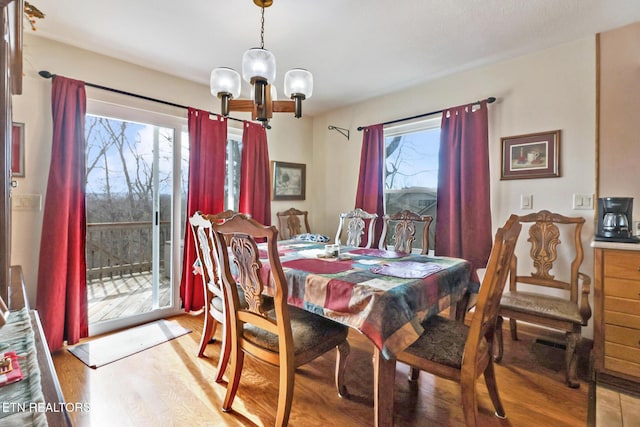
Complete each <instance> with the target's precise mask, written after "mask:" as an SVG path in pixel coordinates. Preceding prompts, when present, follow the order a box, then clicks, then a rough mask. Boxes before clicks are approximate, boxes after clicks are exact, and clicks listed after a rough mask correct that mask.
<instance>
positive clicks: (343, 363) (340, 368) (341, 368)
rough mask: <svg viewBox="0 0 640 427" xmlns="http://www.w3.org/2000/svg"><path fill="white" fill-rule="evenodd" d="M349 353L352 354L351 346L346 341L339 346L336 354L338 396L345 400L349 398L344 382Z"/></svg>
mask: <svg viewBox="0 0 640 427" xmlns="http://www.w3.org/2000/svg"><path fill="white" fill-rule="evenodd" d="M349 353H351V346H350V345H349V342H348V341H345V342H343V343H342V344H340V345H339V346H338V351H337V354H336V387H337V389H338V396H340V397H345V398H346V397H348V396H349V392H348V391H347V386H346V384H345V382H344V372H345V370H346V367H347V358H348V357H349Z"/></svg>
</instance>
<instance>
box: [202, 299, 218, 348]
mask: <svg viewBox="0 0 640 427" xmlns="http://www.w3.org/2000/svg"><path fill="white" fill-rule="evenodd" d="M217 324H218V322H217V321H216V320H215V319H214V318H213V317H211V316H210V315H209V311H208V310H205V313H204V325H203V327H202V336H201V337H200V348H199V349H198V357H202V356H204V351H205V349H206V348H207V344H209V342H210V341H211V337H212V336H213V334H215V333H216V326H217Z"/></svg>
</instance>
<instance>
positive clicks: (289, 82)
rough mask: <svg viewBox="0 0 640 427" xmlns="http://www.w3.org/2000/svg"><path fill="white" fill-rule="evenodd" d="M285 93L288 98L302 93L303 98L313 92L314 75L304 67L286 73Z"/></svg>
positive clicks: (308, 96) (309, 96)
mask: <svg viewBox="0 0 640 427" xmlns="http://www.w3.org/2000/svg"><path fill="white" fill-rule="evenodd" d="M284 93H285V95H286V96H287V98H291V97H293V96H295V95H298V96H299V95H302V99H308V98H311V95H312V94H313V75H312V74H311V73H310V72H309V71H307V70H304V69H302V68H294V69H292V70H289V71H287V73H286V74H285V75H284Z"/></svg>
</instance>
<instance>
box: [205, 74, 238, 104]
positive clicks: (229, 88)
mask: <svg viewBox="0 0 640 427" xmlns="http://www.w3.org/2000/svg"><path fill="white" fill-rule="evenodd" d="M210 86H211V94H212V95H213V96H218V97H219V96H221V95H222V94H229V95H230V96H231V98H232V99H236V98H238V97H239V96H240V86H241V82H240V74H238V72H237V71H236V70H233V69H231V68H227V67H220V68H216V69H214V70H213V71H211V82H210Z"/></svg>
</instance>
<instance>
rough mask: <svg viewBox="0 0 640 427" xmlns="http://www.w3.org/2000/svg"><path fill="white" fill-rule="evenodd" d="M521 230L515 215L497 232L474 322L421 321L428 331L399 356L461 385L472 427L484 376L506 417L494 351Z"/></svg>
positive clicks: (495, 403) (500, 413)
mask: <svg viewBox="0 0 640 427" xmlns="http://www.w3.org/2000/svg"><path fill="white" fill-rule="evenodd" d="M521 228H522V226H521V225H520V224H519V223H518V221H517V217H516V216H515V215H511V217H510V218H509V220H508V221H507V222H506V223H505V225H504V226H503V227H502V228H499V229H498V231H497V232H496V235H495V240H494V243H493V249H492V250H491V255H490V257H489V262H488V264H487V271H486V274H485V276H484V278H483V281H482V286H481V287H480V294H479V295H478V303H477V305H476V309H475V312H474V313H473V318H472V320H471V324H470V325H469V326H467V325H465V324H464V322H460V321H457V320H451V319H448V318H445V317H443V316H432V317H430V318H428V319H427V320H426V321H425V322H423V323H422V326H423V328H424V332H423V333H422V335H421V336H420V338H418V340H417V341H416V342H414V343H413V344H412V345H411V346H409V347H408V348H407V349H406V350H404V351H402V352H401V353H399V354H398V355H397V360H398V361H399V362H403V363H406V364H408V365H410V366H411V367H412V368H417V369H419V370H421V371H426V372H429V373H431V374H434V375H437V376H439V377H443V378H446V379H449V380H453V381H457V382H459V383H460V389H461V396H462V411H463V413H464V419H465V423H466V425H467V426H468V427H471V426H476V425H477V424H478V421H477V418H478V397H477V394H476V379H477V378H478V377H479V376H480V375H484V380H485V383H486V385H487V389H488V390H489V396H490V398H491V402H492V403H493V406H494V407H495V410H496V411H495V413H496V416H498V417H500V418H505V417H506V414H505V411H504V408H503V406H502V402H501V401H500V395H499V394H498V385H497V383H496V378H495V371H494V366H493V352H492V348H493V336H494V333H495V326H496V319H497V317H498V308H499V306H500V297H501V296H502V290H503V289H504V285H505V283H506V281H507V275H508V274H509V264H510V262H511V259H512V257H513V251H514V247H515V245H516V241H517V240H518V235H519V234H520V229H521Z"/></svg>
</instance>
